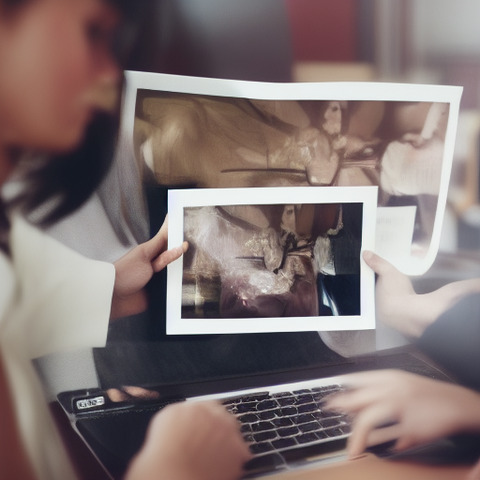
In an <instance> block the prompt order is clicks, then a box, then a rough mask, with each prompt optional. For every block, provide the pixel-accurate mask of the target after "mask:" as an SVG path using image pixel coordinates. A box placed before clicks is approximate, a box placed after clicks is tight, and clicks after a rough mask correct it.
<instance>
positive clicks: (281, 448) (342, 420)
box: [223, 385, 350, 470]
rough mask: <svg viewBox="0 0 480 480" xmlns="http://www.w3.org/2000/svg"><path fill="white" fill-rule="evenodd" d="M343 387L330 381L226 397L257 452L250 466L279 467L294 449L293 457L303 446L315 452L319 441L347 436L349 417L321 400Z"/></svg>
mask: <svg viewBox="0 0 480 480" xmlns="http://www.w3.org/2000/svg"><path fill="white" fill-rule="evenodd" d="M341 389H342V387H341V386H340V385H328V386H324V387H314V388H309V389H301V390H295V391H291V392H281V393H269V392H259V393H255V394H251V395H246V396H241V397H235V398H229V399H227V400H224V401H223V404H224V405H225V407H226V408H227V410H228V411H230V412H231V413H233V414H234V415H235V416H236V417H237V419H238V420H239V421H240V424H241V431H242V434H243V436H244V438H245V440H246V441H247V442H248V443H249V445H250V450H251V452H252V453H253V454H254V459H253V461H251V462H249V464H247V469H249V467H251V468H250V469H251V470H254V469H256V468H257V467H262V469H263V467H265V470H268V469H269V468H270V467H271V469H278V468H281V467H282V466H284V465H285V464H286V463H288V460H289V457H292V455H291V452H294V455H293V457H294V459H299V458H301V456H302V455H301V452H300V448H301V447H305V450H306V451H307V452H309V451H310V453H312V447H315V446H316V445H322V444H326V443H327V442H332V441H334V440H337V439H342V440H345V439H346V437H347V436H348V434H349V433H350V423H349V420H348V418H347V417H346V416H344V415H340V414H337V413H335V412H327V411H324V410H323V404H322V402H323V399H324V398H325V397H326V396H327V395H330V394H332V393H335V392H337V391H339V390H341ZM342 443H343V444H344V442H342ZM315 453H320V452H315ZM270 464H272V465H270Z"/></svg>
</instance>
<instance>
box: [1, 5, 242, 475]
mask: <svg viewBox="0 0 480 480" xmlns="http://www.w3.org/2000/svg"><path fill="white" fill-rule="evenodd" d="M147 6H148V3H145V4H143V2H129V1H127V0H118V1H114V0H103V1H102V0H23V1H22V0H0V186H3V185H4V184H5V183H6V182H7V180H10V179H12V178H13V176H14V175H15V178H16V179H19V180H20V186H21V188H20V190H18V189H16V191H15V192H14V194H13V195H12V194H11V192H10V193H8V195H7V196H4V197H3V198H6V199H7V200H3V201H2V203H1V204H0V278H1V288H0V392H1V395H2V397H1V398H0V405H1V408H0V425H1V428H0V445H1V448H0V465H1V467H0V468H1V476H2V478H22V479H27V480H28V479H33V478H37V479H49V480H52V479H62V480H65V479H67V480H69V479H71V478H76V472H75V471H74V468H73V466H72V465H71V464H70V462H69V460H68V458H69V457H68V455H67V454H66V452H65V449H64V446H63V444H62V442H61V440H60V438H59V436H58V434H57V432H56V428H55V425H54V422H53V420H52V418H51V417H50V414H49V411H48V408H47V405H46V403H45V400H44V398H43V392H42V387H41V384H40V381H39V379H38V378H37V376H36V373H35V371H34V369H33V366H32V363H31V359H32V358H36V357H39V356H42V355H45V354H48V353H53V352H56V351H60V350H68V349H76V348H82V347H87V346H88V347H93V346H102V345H103V344H104V343H105V340H106V338H105V337H106V330H107V326H108V319H109V317H112V318H114V317H116V316H123V315H126V314H131V313H134V312H138V311H141V309H142V308H144V307H145V301H146V300H145V298H146V297H145V295H144V293H143V287H144V286H145V284H146V283H147V282H148V281H149V279H150V278H151V276H152V275H153V273H154V272H157V271H159V270H161V269H162V268H164V267H165V265H167V264H168V263H169V262H171V261H173V260H175V259H176V258H178V257H179V256H180V255H182V253H183V252H184V251H185V248H186V246H185V245H182V246H180V247H177V248H174V249H171V250H166V243H167V225H166V223H165V225H164V226H163V227H162V228H161V229H160V231H159V232H158V234H157V235H156V236H155V237H154V238H152V239H151V240H149V241H148V242H146V243H144V244H141V245H139V246H138V247H136V248H135V249H133V250H132V251H131V252H129V253H127V254H126V255H125V256H124V257H122V258H121V259H120V260H119V261H117V262H116V263H115V265H114V266H112V265H109V264H107V263H102V262H96V261H92V260H88V259H85V258H83V257H81V256H80V255H78V254H76V253H74V252H72V251H70V250H69V249H67V248H66V247H64V246H62V245H60V244H59V243H57V242H55V241H53V240H52V239H51V238H49V237H47V236H46V235H45V234H44V233H42V232H41V231H40V230H38V229H37V228H35V226H33V225H31V223H29V222H27V221H26V220H25V219H23V218H22V217H23V216H22V215H20V212H23V213H25V214H30V213H32V212H33V213H34V214H35V215H34V217H32V216H31V215H30V216H29V219H30V220H32V218H34V219H35V220H36V221H37V222H39V223H43V224H48V223H51V222H54V221H56V220H58V219H60V218H61V217H63V216H65V215H67V214H69V213H71V212H72V211H74V210H75V209H76V208H77V207H79V206H80V205H81V204H82V203H83V202H84V201H85V200H86V199H87V198H88V197H89V195H90V194H91V193H92V192H93V191H94V190H95V189H96V187H97V186H98V184H99V182H100V181H101V179H102V178H103V176H104V174H105V173H106V172H107V170H108V168H109V165H110V159H111V157H112V151H113V145H114V141H115V136H116V124H117V119H116V117H115V115H112V112H115V110H116V109H117V104H118V102H117V101H116V100H115V95H112V92H116V91H117V89H118V83H119V79H120V70H119V66H118V64H117V61H116V60H114V55H113V52H114V51H116V52H117V53H122V52H124V49H123V46H122V44H121V43H122V42H125V43H126V44H128V43H129V42H128V40H129V39H130V36H131V34H132V33H133V32H134V27H135V24H136V21H137V20H138V15H139V12H142V11H143V10H144V9H145V8H146V7H147ZM123 20H125V21H123ZM121 26H122V27H121ZM122 28H123V29H122ZM39 208H40V210H39ZM39 212H41V213H42V214H41V215H40V216H39ZM198 410H200V412H198ZM198 413H200V414H198ZM173 420H180V427H178V425H177V424H176V422H174V421H173ZM174 424H175V425H174ZM182 425H183V427H182ZM187 426H188V430H187V428H186V427H187ZM192 428H193V429H194V434H192ZM212 433H213V435H211V434H212ZM247 452H248V449H247V447H246V445H245V444H244V443H243V441H242V439H241V436H240V433H239V431H238V426H237V425H236V421H235V420H234V419H233V417H231V416H229V415H228V414H227V413H226V412H225V411H224V410H223V409H221V407H219V406H217V405H213V404H208V403H207V404H201V405H193V406H192V405H189V406H187V405H183V406H182V405H178V406H174V407H167V409H165V410H164V411H163V412H162V413H160V414H159V415H158V416H157V417H156V418H155V419H154V421H153V422H152V424H151V427H150V430H149V434H148V435H147V439H146V443H145V446H144V447H143V448H142V450H141V451H140V452H139V454H138V455H137V457H136V458H135V459H134V460H133V462H132V465H131V467H130V469H129V471H128V472H127V478H129V479H139V478H149V479H150V478H158V477H159V476H161V477H162V478H176V479H180V478H182V479H183V478H189V479H202V480H203V479H205V480H207V479H208V480H214V479H233V478H236V477H237V476H239V475H240V473H241V466H242V463H243V461H245V460H246V459H247V458H248V453H247Z"/></svg>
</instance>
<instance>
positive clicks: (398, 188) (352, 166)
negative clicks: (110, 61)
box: [122, 72, 462, 334]
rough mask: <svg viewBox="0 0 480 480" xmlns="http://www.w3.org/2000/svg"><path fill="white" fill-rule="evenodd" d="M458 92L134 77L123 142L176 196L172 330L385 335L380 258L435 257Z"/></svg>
mask: <svg viewBox="0 0 480 480" xmlns="http://www.w3.org/2000/svg"><path fill="white" fill-rule="evenodd" d="M461 92H462V90H461V88H459V87H447V86H432V85H409V84H390V83H307V84H300V83H292V84H265V83H257V82H240V81H232V80H218V79H204V78H193V77H179V76H172V75H160V74H149V73H139V72H128V74H127V91H126V95H125V104H124V118H123V126H122V135H123V136H124V138H126V137H128V139H130V141H129V142H124V143H129V144H131V145H132V148H133V149H134V152H133V153H134V155H135V157H136V159H137V161H138V162H139V164H140V166H141V169H142V170H143V171H144V172H145V178H147V177H148V178H149V179H150V181H152V179H153V181H154V182H155V183H157V184H159V185H163V186H166V187H170V190H169V198H168V211H169V245H179V244H180V243H181V242H182V241H183V240H187V241H188V242H189V244H190V248H189V250H188V252H187V253H186V254H185V255H184V257H183V258H181V259H180V260H178V261H176V262H174V263H173V264H171V265H169V266H168V277H167V278H168V283H167V285H168V286H167V289H168V291H167V332H168V333H170V334H191V333H194V334H195V333H198V334H202V333H203V334H207V333H208V334H210V333H244V332H274V331H276V332H282V331H301V330H303V331H327V330H363V329H372V328H375V311H374V310H375V307H374V283H375V278H374V274H373V272H372V271H371V270H370V269H369V268H368V267H367V266H366V264H365V263H364V262H363V260H362V259H361V252H362V251H363V250H373V251H375V252H376V253H378V254H379V255H381V256H383V257H384V258H386V259H387V260H389V261H390V262H391V263H393V264H394V265H395V266H396V267H397V268H399V269H400V270H401V271H403V272H404V273H406V274H408V275H420V274H423V273H424V272H426V271H427V270H428V268H429V267H430V266H431V265H432V263H433V261H434V259H435V256H436V254H437V251H438V247H439V242H440V234H441V228H442V220H443V216H444V212H445V206H446V200H447V189H448V184H449V178H450V172H451V167H452V159H453V150H454V142H455V135H456V128H457V119H458V111H459V102H460V97H461Z"/></svg>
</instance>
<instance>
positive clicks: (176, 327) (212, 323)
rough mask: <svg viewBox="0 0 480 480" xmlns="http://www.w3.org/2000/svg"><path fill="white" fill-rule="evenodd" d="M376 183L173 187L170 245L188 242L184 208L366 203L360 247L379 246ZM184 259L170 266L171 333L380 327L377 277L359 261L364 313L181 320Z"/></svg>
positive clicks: (170, 192)
mask: <svg viewBox="0 0 480 480" xmlns="http://www.w3.org/2000/svg"><path fill="white" fill-rule="evenodd" d="M377 194H378V193H377V187H327V188H325V187H311V186H309V187H267V188H252V187H249V188H228V189H222V188H212V189H178V190H177V189H173V190H169V192H168V244H169V247H173V246H175V245H180V244H181V243H182V242H183V241H184V209H185V208H189V207H202V206H221V205H275V204H281V205H282V204H285V203H286V202H285V199H286V198H289V199H295V201H294V202H292V201H291V200H290V201H289V202H288V203H291V204H333V203H362V204H363V219H362V225H363V227H362V242H361V251H364V250H374V248H375V244H374V243H375V223H376V208H377ZM182 282H183V258H180V259H178V260H176V261H175V262H173V263H171V264H170V265H168V267H167V319H166V329H167V334H168V335H190V334H226V333H265V332H295V331H332V330H367V329H374V328H375V301H374V292H375V275H374V272H373V271H372V270H371V269H370V268H369V267H368V266H367V265H366V264H365V262H364V261H363V259H360V315H355V316H331V317H330V316H318V317H282V318H278V317H275V318H195V319H191V318H182V315H181V308H182Z"/></svg>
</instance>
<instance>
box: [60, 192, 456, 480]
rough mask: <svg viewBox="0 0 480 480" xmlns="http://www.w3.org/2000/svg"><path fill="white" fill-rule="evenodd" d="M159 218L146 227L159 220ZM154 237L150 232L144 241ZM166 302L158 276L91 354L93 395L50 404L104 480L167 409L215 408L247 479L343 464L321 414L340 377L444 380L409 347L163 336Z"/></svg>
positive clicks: (275, 336) (334, 422)
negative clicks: (133, 389)
mask: <svg viewBox="0 0 480 480" xmlns="http://www.w3.org/2000/svg"><path fill="white" fill-rule="evenodd" d="M150 193H151V195H150V196H149V203H150V204H154V205H156V206H157V208H158V205H166V197H165V195H166V191H163V190H162V189H156V190H155V191H154V192H153V193H152V192H150ZM160 213H161V212H157V215H155V216H154V217H152V218H163V217H162V215H161V214H160ZM158 227H159V225H155V224H153V222H152V226H151V228H152V231H156V229H157V228H158ZM165 292H166V272H161V273H160V274H158V275H156V276H155V277H154V279H153V280H152V282H151V283H150V285H149V294H150V308H149V312H148V313H147V314H146V315H145V316H144V317H143V318H133V319H121V320H117V321H116V322H115V323H114V324H112V326H111V330H110V333H109V341H108V343H107V346H106V347H105V348H103V349H95V351H94V357H95V361H96V367H97V372H98V376H99V381H100V385H101V389H98V388H95V389H90V390H78V391H73V392H63V393H61V394H59V395H58V401H59V403H60V404H61V406H62V407H63V410H64V411H65V412H66V414H67V415H68V417H69V419H70V421H71V424H72V426H73V428H74V429H75V431H76V432H77V433H78V435H79V436H80V437H81V438H82V439H83V441H84V442H85V443H86V445H87V446H88V448H89V449H90V450H91V452H92V453H93V454H94V456H95V457H96V458H97V459H98V461H99V463H100V464H101V465H102V466H103V468H104V469H105V472H106V473H107V474H108V476H110V477H111V478H112V479H118V478H122V477H123V474H124V472H125V470H126V468H127V465H128V463H129V461H130V460H131V458H132V457H133V456H134V454H135V453H136V452H137V451H138V449H139V448H140V447H141V445H142V443H143V440H144V436H145V432H146V429H147V426H148V424H149V421H150V419H151V418H152V417H153V416H154V415H155V414H156V412H158V411H159V410H161V409H162V408H164V407H165V406H166V405H168V404H170V403H172V402H180V401H199V400H204V399H217V400H218V401H219V402H222V403H223V404H224V405H225V408H226V409H227V410H229V411H230V412H232V414H234V415H235V416H237V418H238V420H239V422H240V428H241V430H242V433H243V435H244V437H245V440H246V441H247V442H248V443H249V444H250V448H251V451H252V453H253V455H254V456H253V459H252V460H251V461H250V462H249V463H248V464H247V465H246V470H245V478H262V477H265V476H268V475H271V474H272V473H276V472H282V471H285V470H291V469H301V468H308V467H311V466H312V465H316V464H317V463H319V462H326V461H327V460H328V461H332V460H340V459H343V458H345V445H346V441H347V438H348V436H349V432H350V425H349V420H348V418H345V417H343V416H341V415H338V414H332V413H328V414H327V412H325V411H324V409H323V406H322V401H323V399H324V398H325V396H326V395H329V394H332V393H333V392H335V391H337V390H338V389H341V388H343V387H342V384H341V378H339V377H340V376H341V375H343V374H346V373H350V372H355V371H361V370H369V369H379V368H400V369H403V370H407V371H410V372H414V373H418V374H422V375H426V376H428V377H430V378H436V379H444V380H447V379H448V376H447V375H446V374H445V373H444V372H443V371H441V370H440V369H439V368H437V367H436V366H435V365H433V364H432V363H431V362H429V361H428V360H426V359H425V358H424V357H423V356H422V355H421V354H420V353H419V352H418V351H416V350H415V349H414V348H413V347H412V346H403V347H397V348H393V349H385V350H382V351H379V352H376V353H374V354H368V355H363V356H359V357H355V358H345V357H342V356H340V355H339V354H337V353H335V352H334V351H332V350H331V349H330V348H328V347H327V346H326V345H325V344H324V343H323V342H322V340H321V338H320V335H319V334H318V332H293V333H262V334H237V335H235V334H227V335H190V336H188V335H185V336H172V335H166V332H165V321H164V319H165ZM122 385H138V386H142V387H144V388H147V389H150V390H153V391H155V392H157V394H158V398H157V399H156V400H142V399H138V398H133V397H132V398H131V399H129V401H126V402H117V403H115V402H112V401H111V400H110V399H109V397H108V395H107V393H106V391H107V390H108V389H109V388H118V387H119V386H122ZM387 453H388V446H385V450H383V451H382V454H387Z"/></svg>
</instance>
